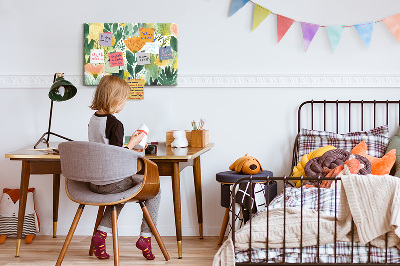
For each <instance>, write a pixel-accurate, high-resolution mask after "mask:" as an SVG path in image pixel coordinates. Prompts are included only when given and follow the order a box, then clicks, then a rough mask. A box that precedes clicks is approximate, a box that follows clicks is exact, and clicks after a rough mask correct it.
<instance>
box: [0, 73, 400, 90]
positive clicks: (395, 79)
mask: <svg viewBox="0 0 400 266" xmlns="http://www.w3.org/2000/svg"><path fill="white" fill-rule="evenodd" d="M65 78H66V79H67V80H69V81H71V82H72V83H73V84H75V85H77V86H83V87H87V88H93V87H94V86H84V85H83V75H65ZM52 81H53V75H28V76H26V75H25V76H22V75H0V89H8V88H46V89H48V88H49V87H50V86H51V84H52ZM177 87H179V88H231V87H237V88H282V87H286V88H298V87H300V88H311V87H313V88H319V87H321V88H323V87H328V88H335V87H346V88H361V87H362V88H365V87H372V88H378V87H386V88H391V87H393V88H394V87H400V76H379V75H371V76H361V75H360V76H339V75H332V76H322V75H320V76H318V75H296V76H289V75H282V76H232V75H230V76H228V75H226V76H210V75H208V76H205V75H204V76H201V75H199V76H191V75H180V76H179V77H178V86H177Z"/></svg>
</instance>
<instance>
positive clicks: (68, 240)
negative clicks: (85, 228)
mask: <svg viewBox="0 0 400 266" xmlns="http://www.w3.org/2000/svg"><path fill="white" fill-rule="evenodd" d="M84 208H85V205H83V204H80V205H79V207H78V210H77V211H76V214H75V218H74V220H73V221H72V224H71V228H70V229H69V232H68V235H67V237H66V238H65V242H64V245H63V247H62V249H61V252H60V255H59V256H58V260H57V262H56V266H59V265H61V263H62V261H63V259H64V257H65V253H67V249H68V246H69V244H70V243H71V240H72V236H73V235H74V232H75V229H76V226H77V225H78V222H79V219H80V218H81V215H82V212H83V209H84Z"/></svg>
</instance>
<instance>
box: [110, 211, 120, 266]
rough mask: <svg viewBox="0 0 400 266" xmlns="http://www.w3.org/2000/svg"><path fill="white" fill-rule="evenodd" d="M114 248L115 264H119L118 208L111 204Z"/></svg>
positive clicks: (116, 265)
mask: <svg viewBox="0 0 400 266" xmlns="http://www.w3.org/2000/svg"><path fill="white" fill-rule="evenodd" d="M111 220H112V234H113V248H114V265H115V266H119V245H118V226H117V208H116V207H115V205H112V206H111Z"/></svg>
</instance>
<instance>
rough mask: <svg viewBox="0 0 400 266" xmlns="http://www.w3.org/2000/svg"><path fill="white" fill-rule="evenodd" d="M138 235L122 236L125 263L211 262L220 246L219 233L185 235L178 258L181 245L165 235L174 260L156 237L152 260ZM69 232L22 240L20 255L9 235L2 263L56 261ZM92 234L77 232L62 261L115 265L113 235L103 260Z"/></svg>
mask: <svg viewBox="0 0 400 266" xmlns="http://www.w3.org/2000/svg"><path fill="white" fill-rule="evenodd" d="M137 238H138V237H130V236H129V237H128V236H121V237H119V242H120V244H119V248H120V251H119V254H120V264H121V265H160V264H163V265H164V264H165V265H191V266H193V265H211V264H212V261H213V257H214V254H215V253H216V252H217V250H218V248H219V246H218V245H217V242H218V237H215V236H211V237H204V239H199V238H198V237H183V241H182V249H183V258H182V259H178V249H177V245H176V238H175V237H174V236H169V237H163V241H164V244H165V246H166V248H167V250H168V253H169V255H170V257H171V260H169V261H168V262H167V261H165V260H164V257H163V255H162V253H161V250H160V249H159V247H158V245H157V242H156V241H155V239H154V238H152V243H151V244H152V249H153V253H154V254H155V256H156V259H155V260H154V261H148V260H146V259H145V258H144V257H143V256H142V252H141V251H140V250H138V249H137V248H136V247H135V243H136V240H137ZM64 240H65V236H58V237H57V238H52V237H51V236H37V237H35V238H34V239H33V242H32V243H31V244H25V243H24V241H22V244H21V250H20V257H18V258H17V257H15V246H16V239H15V238H7V239H6V241H5V243H4V244H1V245H0V266H5V265H7V266H11V265H33V266H36V265H37V266H39V265H40V266H42V265H43V266H47V265H54V264H55V263H56V261H57V258H58V254H59V252H60V250H61V248H62V245H63V244H64ZM89 245H90V237H88V236H74V237H73V238H72V241H71V244H70V246H69V248H68V251H67V254H66V256H65V258H64V261H63V264H62V265H94V264H95V265H113V255H112V251H113V249H112V237H108V238H107V242H106V246H107V252H108V253H109V254H110V259H109V260H99V259H97V258H96V257H94V256H93V257H91V256H89V252H88V251H89Z"/></svg>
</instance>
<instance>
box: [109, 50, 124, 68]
mask: <svg viewBox="0 0 400 266" xmlns="http://www.w3.org/2000/svg"><path fill="white" fill-rule="evenodd" d="M108 57H109V58H110V67H115V66H123V65H124V58H123V56H122V52H115V53H109V54H108Z"/></svg>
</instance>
